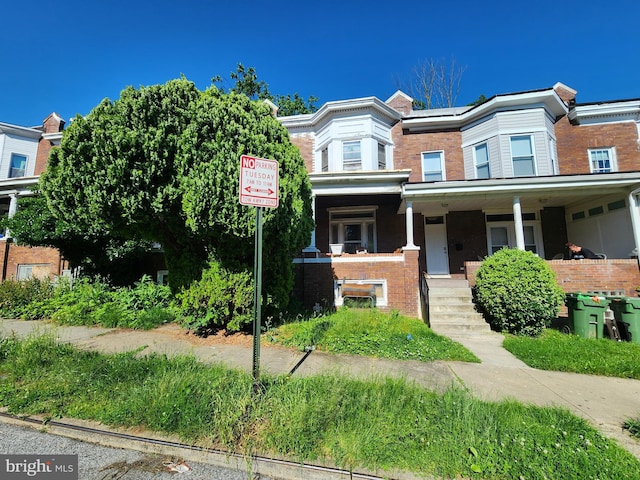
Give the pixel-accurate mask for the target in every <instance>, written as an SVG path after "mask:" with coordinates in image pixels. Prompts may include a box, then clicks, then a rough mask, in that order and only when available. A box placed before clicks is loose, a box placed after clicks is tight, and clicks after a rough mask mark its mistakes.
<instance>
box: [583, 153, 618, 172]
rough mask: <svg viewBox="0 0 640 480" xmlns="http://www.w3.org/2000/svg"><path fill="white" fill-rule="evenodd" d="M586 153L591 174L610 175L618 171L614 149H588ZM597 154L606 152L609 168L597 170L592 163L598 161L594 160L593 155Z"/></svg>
mask: <svg viewBox="0 0 640 480" xmlns="http://www.w3.org/2000/svg"><path fill="white" fill-rule="evenodd" d="M587 152H588V155H589V170H590V171H591V173H611V172H617V171H618V165H617V162H616V149H615V147H600V148H589V149H588V150H587ZM599 152H607V154H608V156H609V158H608V161H609V168H598V167H595V166H594V163H596V162H598V161H599V160H598V159H594V158H593V155H594V154H596V153H599Z"/></svg>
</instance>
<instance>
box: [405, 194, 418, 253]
mask: <svg viewBox="0 0 640 480" xmlns="http://www.w3.org/2000/svg"><path fill="white" fill-rule="evenodd" d="M405 223H406V230H407V244H406V245H405V247H404V248H415V246H416V245H415V244H414V243H413V203H412V202H409V201H407V210H406V212H405Z"/></svg>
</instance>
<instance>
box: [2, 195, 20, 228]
mask: <svg viewBox="0 0 640 480" xmlns="http://www.w3.org/2000/svg"><path fill="white" fill-rule="evenodd" d="M9 198H10V199H11V200H10V201H9V218H11V217H13V216H14V215H15V214H16V212H17V211H18V194H17V193H10V194H9ZM4 236H5V237H7V238H11V232H10V231H9V229H8V228H7V230H6V231H5V232H4Z"/></svg>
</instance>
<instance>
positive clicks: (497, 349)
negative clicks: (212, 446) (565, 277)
mask: <svg viewBox="0 0 640 480" xmlns="http://www.w3.org/2000/svg"><path fill="white" fill-rule="evenodd" d="M44 333H52V334H53V335H55V337H56V338H57V339H58V340H59V341H63V342H69V343H72V344H73V345H75V346H77V347H78V348H83V349H89V350H96V351H100V352H105V353H115V352H124V351H130V350H135V349H140V350H141V353H142V354H145V353H152V352H155V353H160V354H166V355H168V356H172V355H177V354H191V355H195V356H196V357H198V358H199V359H201V360H202V361H204V362H220V363H223V364H225V365H227V366H229V367H232V368H241V369H243V370H246V371H249V372H251V370H252V363H253V351H252V347H251V344H246V343H245V344H225V343H213V344H210V345H208V344H206V342H200V341H194V339H190V338H189V336H188V335H186V334H185V333H184V332H183V331H181V330H180V329H179V328H178V327H176V326H175V325H165V326H163V327H161V328H158V329H155V330H151V331H138V330H120V329H105V328H96V327H63V326H53V325H50V324H47V323H45V322H41V321H21V320H0V334H2V336H7V335H16V336H17V337H19V338H25V337H26V336H28V335H31V334H44ZM451 338H452V339H453V340H455V341H457V342H459V343H461V344H463V345H464V346H465V347H466V348H468V349H469V350H471V351H472V352H473V353H474V354H475V355H476V356H477V357H478V358H480V360H481V361H482V363H480V364H474V363H466V362H441V361H438V362H431V363H424V362H418V361H394V360H385V359H376V358H371V357H362V356H355V355H333V354H326V353H323V352H319V351H313V352H310V353H308V352H307V353H305V352H299V351H296V350H292V349H287V348H282V347H277V346H268V345H264V344H263V345H261V348H260V368H261V371H262V372H266V373H269V374H272V375H280V374H291V373H293V374H294V375H299V376H306V375H314V374H317V373H323V372H327V373H328V372H340V373H342V374H345V375H351V376H354V377H359V378H366V377H385V376H393V377H402V378H406V379H407V380H409V381H414V382H416V383H418V384H420V385H422V386H424V387H426V388H429V389H432V390H436V391H442V390H444V389H446V388H448V387H450V386H452V385H459V386H463V387H465V388H468V389H469V390H470V391H471V392H472V393H473V394H474V395H476V396H477V397H479V398H481V399H484V400H489V401H493V400H503V399H514V400H518V401H520V402H523V403H525V404H533V405H539V406H558V407H563V408H566V409H568V410H570V411H571V412H573V413H574V414H576V415H578V416H580V417H583V418H585V419H586V420H588V421H589V422H591V423H592V424H593V425H594V426H595V427H596V428H598V429H599V430H600V431H601V432H602V433H603V434H604V435H606V436H608V437H610V438H613V439H615V440H616V441H618V443H620V445H622V446H623V447H625V448H626V449H627V450H629V451H630V452H631V453H632V454H633V455H635V456H636V458H638V459H640V442H639V441H637V440H635V439H634V438H632V437H630V436H629V435H628V434H627V433H626V431H625V430H623V428H622V424H623V423H624V421H625V420H627V419H630V418H637V417H638V416H640V381H638V380H629V379H621V378H611V377H601V376H595V375H579V374H573V373H563V372H548V371H543V370H536V369H533V368H530V367H527V366H526V365H525V364H524V363H523V362H521V361H520V360H518V359H517V358H515V357H514V356H513V355H511V354H510V353H509V352H507V351H506V350H505V349H504V348H502V339H503V337H502V335H499V334H497V333H487V334H465V335H457V336H453V337H451Z"/></svg>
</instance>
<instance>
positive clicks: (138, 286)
mask: <svg viewBox="0 0 640 480" xmlns="http://www.w3.org/2000/svg"><path fill="white" fill-rule="evenodd" d="M0 298H2V299H4V301H2V305H0V314H1V315H3V316H5V317H7V316H11V317H14V318H17V317H19V318H23V319H25V320H38V319H43V318H50V319H52V320H53V321H55V322H57V323H61V324H66V325H101V326H103V327H106V328H115V327H120V328H138V329H150V328H153V327H156V326H158V325H160V324H163V323H167V322H171V321H173V320H174V315H173V313H172V309H171V301H172V298H173V297H172V294H171V290H170V289H169V287H168V286H166V285H158V284H156V283H155V282H153V281H152V280H151V278H150V277H148V276H143V277H142V279H141V280H140V281H138V282H136V283H135V285H134V286H133V287H131V288H129V287H121V288H113V287H112V286H111V285H110V284H109V283H107V282H105V281H104V280H100V279H89V278H80V279H75V280H70V279H66V278H59V279H58V281H57V282H56V283H53V282H51V281H43V280H37V279H31V280H25V281H23V282H12V281H8V282H3V283H0Z"/></svg>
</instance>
